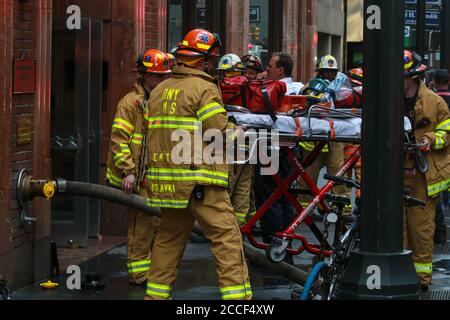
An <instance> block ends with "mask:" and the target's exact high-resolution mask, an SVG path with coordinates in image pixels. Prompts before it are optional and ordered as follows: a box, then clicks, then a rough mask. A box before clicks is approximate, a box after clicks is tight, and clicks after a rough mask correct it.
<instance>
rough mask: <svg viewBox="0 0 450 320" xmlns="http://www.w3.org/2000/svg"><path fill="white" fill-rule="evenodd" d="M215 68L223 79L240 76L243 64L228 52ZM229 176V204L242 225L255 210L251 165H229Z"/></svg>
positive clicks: (244, 147)
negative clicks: (253, 206)
mask: <svg viewBox="0 0 450 320" xmlns="http://www.w3.org/2000/svg"><path fill="white" fill-rule="evenodd" d="M217 70H218V71H219V76H220V79H222V80H223V79H224V78H234V77H238V76H242V74H243V73H244V71H245V66H244V64H243V62H242V60H241V58H239V57H238V56H237V55H235V54H233V53H229V54H226V55H224V56H222V57H221V58H220V60H219V65H218V68H217ZM244 79H245V78H244ZM238 147H239V150H245V149H247V146H245V145H243V146H238ZM229 177H230V184H229V188H228V190H229V193H230V200H231V205H232V206H233V209H234V215H235V216H236V219H237V221H238V223H239V224H240V225H243V224H245V223H246V222H247V219H248V218H249V217H251V216H252V215H254V213H255V210H254V209H253V208H252V209H251V207H252V206H251V198H252V192H251V188H252V180H253V166H252V165H250V164H241V165H230V168H229Z"/></svg>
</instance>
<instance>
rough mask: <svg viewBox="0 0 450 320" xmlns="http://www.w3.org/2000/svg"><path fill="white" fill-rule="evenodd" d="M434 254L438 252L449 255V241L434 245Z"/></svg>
mask: <svg viewBox="0 0 450 320" xmlns="http://www.w3.org/2000/svg"><path fill="white" fill-rule="evenodd" d="M434 254H440V255H446V254H448V255H450V243H449V242H447V244H445V245H440V246H437V245H435V247H434Z"/></svg>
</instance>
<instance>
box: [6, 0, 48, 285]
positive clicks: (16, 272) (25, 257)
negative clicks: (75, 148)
mask: <svg viewBox="0 0 450 320" xmlns="http://www.w3.org/2000/svg"><path fill="white" fill-rule="evenodd" d="M49 3H51V2H50V0H28V1H26V2H24V3H22V2H20V1H18V0H5V1H3V2H2V4H1V9H0V17H1V18H0V21H1V27H0V30H1V31H0V41H1V43H2V45H1V46H0V55H1V58H2V59H0V61H2V64H0V73H1V75H2V81H1V82H2V87H1V88H0V96H1V97H0V98H1V99H0V100H1V106H2V107H1V108H0V118H1V119H2V121H0V126H1V128H2V133H3V134H4V141H3V142H4V143H3V146H2V149H1V150H0V163H1V165H0V166H1V169H2V170H1V172H0V174H1V177H0V180H1V181H2V183H1V185H0V234H1V236H0V238H1V239H0V275H5V276H6V277H7V279H8V281H9V284H10V286H11V287H12V288H13V289H15V288H20V287H22V286H25V285H27V284H29V283H31V282H33V281H35V280H38V279H42V278H43V277H45V276H46V275H48V273H49V261H50V260H49V251H50V250H49V248H50V247H49V220H48V219H45V217H43V216H42V217H41V216H39V217H40V218H41V219H40V222H39V223H37V224H36V225H35V226H23V225H22V224H21V222H20V210H19V206H18V203H17V197H16V176H17V172H18V171H19V170H20V169H22V168H27V169H28V170H29V172H30V173H31V174H36V166H35V163H36V162H35V161H36V153H39V154H42V156H44V155H45V154H46V152H45V151H44V149H45V148H44V146H43V144H40V143H38V142H37V141H35V136H36V135H35V133H36V131H35V130H36V128H37V127H36V128H35V122H36V121H38V122H39V123H41V122H42V118H40V117H39V116H38V117H37V116H36V111H35V110H39V108H42V110H47V111H46V112H47V114H48V110H49V106H48V105H47V106H46V108H45V107H44V106H41V104H40V101H42V99H41V98H42V96H45V92H43V91H42V90H41V87H40V84H41V83H42V81H41V82H39V81H36V93H39V94H34V93H33V94H13V91H12V81H13V61H14V59H28V60H37V61H36V74H37V75H38V74H39V72H40V69H39V68H40V67H42V66H43V65H44V66H45V65H48V64H49V60H45V61H44V62H43V60H40V59H41V58H43V59H46V58H47V59H49V57H43V56H42V54H40V55H39V56H37V43H38V42H39V41H41V40H42V39H41V38H39V36H40V35H42V34H45V36H46V37H47V36H51V33H45V32H42V30H41V28H38V26H42V25H40V24H39V25H38V23H42V21H43V20H42V19H41V18H42V17H43V15H42V12H46V11H45V10H41V9H42V8H44V7H45V8H46V7H47V6H48V5H49ZM50 7H51V5H50ZM44 15H45V14H44ZM47 22H48V21H47ZM50 32H51V29H50ZM39 49H40V52H41V51H42V50H41V49H42V48H41V46H39ZM23 119H28V120H29V121H30V122H29V123H30V127H29V130H30V131H31V137H32V138H31V139H32V140H31V142H27V143H25V144H18V143H17V123H18V122H19V121H20V120H23ZM44 126H45V124H44ZM37 129H39V128H37ZM44 131H45V130H44ZM35 143H36V145H37V146H39V148H35V147H34V146H35ZM48 143H49V141H48ZM42 167H43V166H42ZM37 207H39V206H37ZM41 207H42V206H41ZM42 208H44V209H45V212H46V215H47V218H48V217H49V216H50V210H49V207H42ZM37 211H40V210H35V212H34V213H35V214H36V212H37ZM44 225H45V226H44ZM38 226H39V227H38Z"/></svg>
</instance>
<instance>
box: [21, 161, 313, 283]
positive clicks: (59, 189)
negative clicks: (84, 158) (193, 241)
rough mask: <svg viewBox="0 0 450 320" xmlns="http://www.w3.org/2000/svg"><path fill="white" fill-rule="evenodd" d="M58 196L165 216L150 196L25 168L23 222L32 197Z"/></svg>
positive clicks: (300, 274)
mask: <svg viewBox="0 0 450 320" xmlns="http://www.w3.org/2000/svg"><path fill="white" fill-rule="evenodd" d="M57 195H73V196H80V197H89V198H95V199H101V200H106V201H111V202H115V203H119V204H122V205H125V206H128V207H133V208H136V209H138V210H141V211H144V212H147V213H148V214H150V215H152V216H157V217H161V211H160V210H159V209H158V208H152V207H149V206H147V203H146V199H145V198H143V197H141V196H138V195H135V194H127V193H125V192H123V191H121V190H118V189H115V188H111V187H107V186H102V185H97V184H91V183H84V182H75V181H67V180H64V179H56V180H36V179H33V177H32V176H30V175H28V173H27V171H26V170H25V169H24V170H22V171H20V173H19V176H18V181H17V199H18V202H19V205H20V206H21V208H22V217H23V218H22V222H23V223H32V222H33V221H35V220H34V218H33V217H30V216H28V215H27V211H26V208H27V204H28V203H29V202H30V201H31V200H33V199H34V198H36V197H41V198H47V199H51V198H53V197H54V196H57ZM193 231H194V232H196V233H201V229H200V227H199V226H198V225H196V226H195V228H194V230H193ZM244 248H245V256H246V258H247V259H248V260H249V261H250V263H252V264H254V265H256V266H259V267H263V268H266V269H268V270H271V271H274V272H276V273H278V274H279V275H280V276H283V277H285V278H286V279H288V280H290V281H292V282H295V283H298V284H300V285H303V284H304V283H305V282H306V279H307V278H308V273H306V272H305V271H303V270H300V269H298V268H296V267H294V266H291V265H289V264H287V263H280V264H275V263H272V262H270V261H268V260H267V258H266V256H265V254H263V253H261V252H259V251H258V250H257V249H255V248H253V247H251V246H250V245H248V244H246V243H244Z"/></svg>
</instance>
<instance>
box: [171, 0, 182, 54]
mask: <svg viewBox="0 0 450 320" xmlns="http://www.w3.org/2000/svg"><path fill="white" fill-rule="evenodd" d="M182 6H183V0H170V1H169V12H168V16H169V21H168V25H169V27H168V30H167V32H168V40H167V41H168V42H167V48H168V50H171V49H172V48H174V47H176V46H177V45H178V43H179V42H180V41H181V38H182V37H183V34H182V32H183V25H182Z"/></svg>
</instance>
